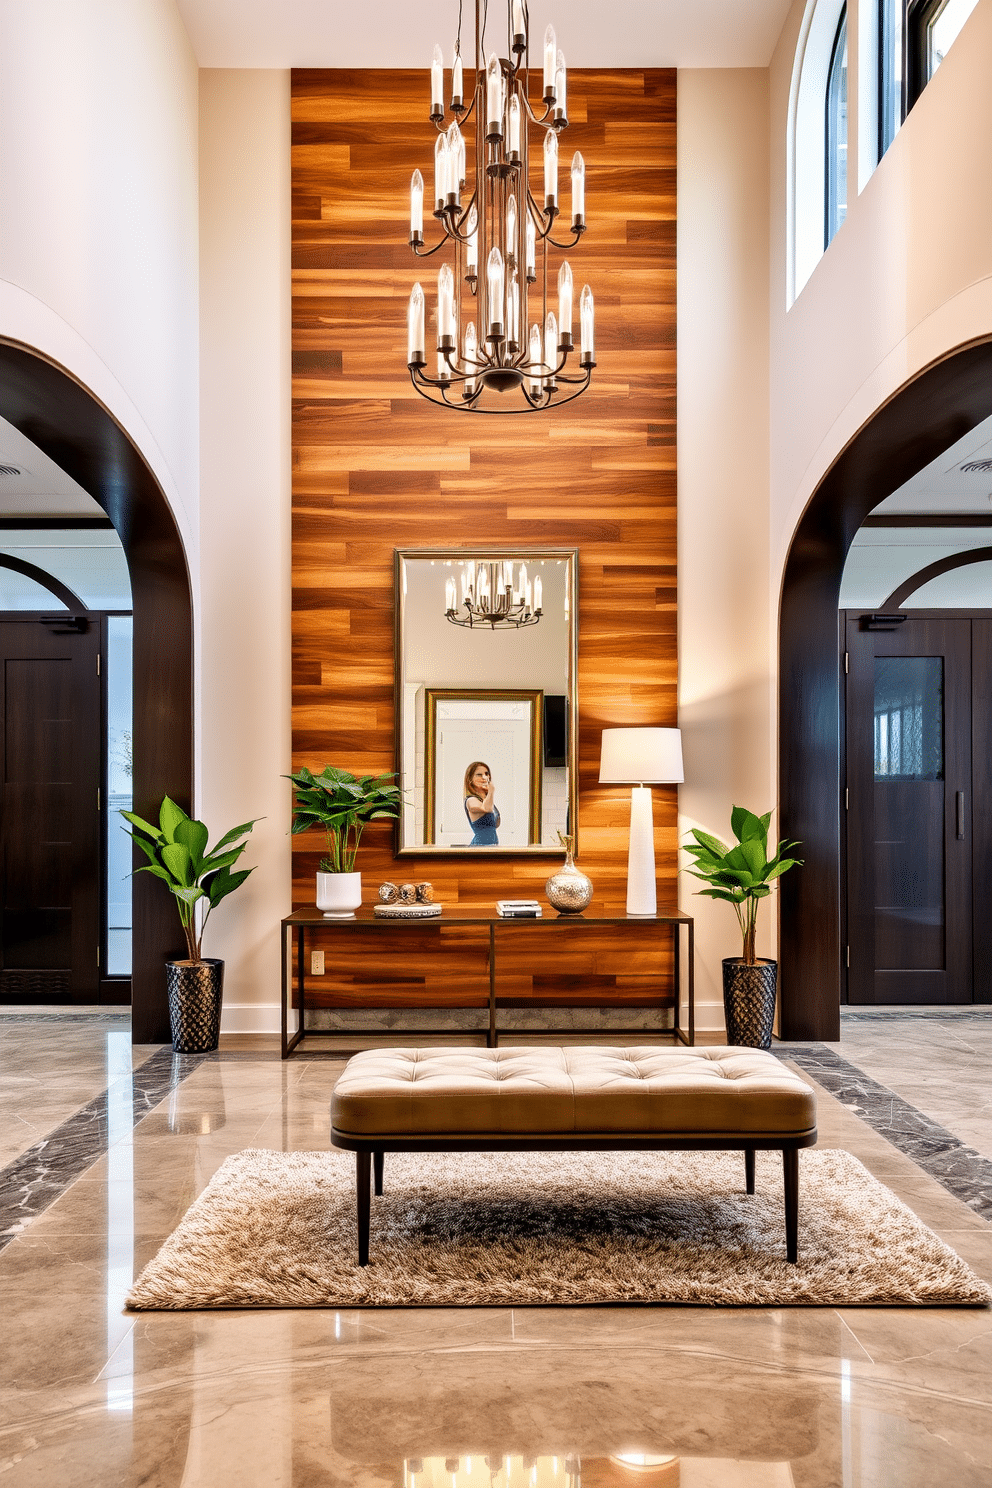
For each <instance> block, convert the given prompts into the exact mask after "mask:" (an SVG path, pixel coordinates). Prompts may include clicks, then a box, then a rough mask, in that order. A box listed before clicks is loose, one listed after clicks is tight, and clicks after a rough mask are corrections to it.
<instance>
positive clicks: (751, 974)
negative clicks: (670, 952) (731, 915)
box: [685, 806, 801, 1049]
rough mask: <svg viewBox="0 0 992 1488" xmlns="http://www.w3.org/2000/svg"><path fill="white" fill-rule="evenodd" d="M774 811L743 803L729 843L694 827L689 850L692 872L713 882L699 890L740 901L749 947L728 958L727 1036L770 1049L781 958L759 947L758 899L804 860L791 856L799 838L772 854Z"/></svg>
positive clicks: (734, 813)
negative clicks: (759, 810) (768, 955)
mask: <svg viewBox="0 0 992 1488" xmlns="http://www.w3.org/2000/svg"><path fill="white" fill-rule="evenodd" d="M771 816H772V814H771V812H770V811H767V812H766V813H765V815H764V816H755V814H754V812H753V811H747V810H746V809H745V808H744V807H743V806H735V807H734V808H733V810H732V811H731V814H730V829H731V831H732V832H733V834H734V836H735V837H736V839H737V840H736V842H735V843H734V845H733V847H727V845H726V843H724V842H721V841H720V839H719V837H713V836H711V835H710V833H709V832H701V831H699V830H698V829H697V828H693V830H692V836H693V837H694V838H695V839H696V840H695V842H693V843H690V844H688V845H687V846H686V848H685V851H686V852H687V853H689V854H690V855H691V856H692V857H693V859H694V860H695V866H694V867H692V868H690V869H689V872H690V873H692V874H693V876H694V877H696V878H701V879H703V880H704V881H705V882H706V883H708V884H709V885H710V887H709V888H708V889H699V890H698V891H697V892H698V893H700V894H705V895H706V896H707V897H708V898H710V899H725V900H726V901H727V902H728V903H729V904H732V905H733V906H734V910H735V912H736V914H737V922H738V924H739V925H740V927H741V935H742V937H743V942H744V945H743V950H742V953H741V955H740V956H728V957H727V958H726V959H725V960H724V963H723V1006H724V1012H725V1014H726V1019H727V1042H728V1043H729V1044H741V1045H745V1046H748V1047H750V1048H755V1049H770V1048H771V1044H772V1024H773V1022H774V1020H775V983H776V974H777V971H778V966H777V963H776V962H775V961H770V960H766V959H763V958H761V957H758V956H756V955H755V953H754V932H755V926H756V922H757V917H758V905H759V904H760V903H761V900H762V899H767V897H768V895H769V894H770V893H771V884H772V882H773V881H774V880H775V879H777V878H781V876H782V874H783V873H787V872H788V870H789V869H790V868H795V867H796V866H797V865H801V859H799V858H790V857H786V856H785V854H786V853H788V852H791V851H792V849H793V848H794V847H798V846H799V843H798V842H780V843H779V844H778V847H777V848H776V849H775V853H774V856H773V857H771V858H769V856H768V823H769V822H770V821H771Z"/></svg>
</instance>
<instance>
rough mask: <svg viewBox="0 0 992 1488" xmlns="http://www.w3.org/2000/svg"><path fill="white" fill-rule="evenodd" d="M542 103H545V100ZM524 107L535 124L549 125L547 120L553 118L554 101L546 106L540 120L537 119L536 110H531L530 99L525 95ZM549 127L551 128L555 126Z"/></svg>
mask: <svg viewBox="0 0 992 1488" xmlns="http://www.w3.org/2000/svg"><path fill="white" fill-rule="evenodd" d="M541 101H542V102H543V101H544V100H543V99H542V100H541ZM524 107H525V108H526V110H527V113H528V115H529V117H530V120H531V122H532V123H533V124H541V125H545V124H547V120H548V119H549V118H550V117H551V111H552V109H553V108H554V101H552V102H551V103H549V104H547V105H546V107H545V110H544V113H543V114H542V115H541V117H540V118H538V117H537V115H536V114H535V112H534V110H533V109H532V108H531V102H530V99H529V98H528V97H527V96H526V94H525V95H524ZM548 127H549V128H550V127H553V126H548Z"/></svg>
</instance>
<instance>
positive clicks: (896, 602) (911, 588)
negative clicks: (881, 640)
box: [881, 548, 992, 610]
mask: <svg viewBox="0 0 992 1488" xmlns="http://www.w3.org/2000/svg"><path fill="white" fill-rule="evenodd" d="M990 560H992V548H971V549H969V551H968V552H967V553H949V554H948V555H947V557H946V558H938V559H937V561H936V562H935V563H928V564H927V566H926V568H921V569H920V570H919V572H918V573H915V574H910V576H909V578H908V579H904V580H903V582H902V583H901V584H900V585H899V587H898V589H893V591H892V593H891V594H890V595H889V597H888V599H887V600H886V601H885V603H884V604H883V605H882V606H881V609H883V610H898V609H900V608H901V607H902V605H903V603H904V602H905V601H906V600H907V599H909V597H910V595H911V594H915V593H916V591H917V589H922V588H923V585H924V584H929V582H930V580H931V579H939V578H940V576H941V574H945V573H950V572H951V570H952V569H955V568H966V567H967V565H968V564H969V563H988V562H989V561H990Z"/></svg>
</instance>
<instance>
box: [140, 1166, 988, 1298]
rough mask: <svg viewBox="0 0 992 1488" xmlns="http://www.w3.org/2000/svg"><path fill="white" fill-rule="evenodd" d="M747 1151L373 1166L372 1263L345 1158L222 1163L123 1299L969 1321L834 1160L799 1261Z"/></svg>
mask: <svg viewBox="0 0 992 1488" xmlns="http://www.w3.org/2000/svg"><path fill="white" fill-rule="evenodd" d="M756 1187H757V1192H756V1193H755V1194H753V1195H751V1196H749V1195H748V1194H746V1193H745V1192H744V1157H743V1154H742V1153H722V1152H721V1153H706V1152H696V1153H670V1152H653V1153H636V1152H622V1153H609V1152H602V1153H543V1152H542V1153H503V1152H493V1153H482V1154H474V1153H430V1154H413V1155H408V1154H402V1155H399V1154H396V1155H394V1154H392V1153H387V1155H386V1167H385V1193H384V1194H383V1196H382V1197H381V1198H378V1199H373V1201H372V1206H373V1207H372V1240H371V1253H370V1264H369V1265H368V1266H366V1267H360V1266H359V1265H358V1263H357V1227H356V1218H355V1163H354V1158H353V1157H352V1156H351V1154H350V1153H343V1152H336V1151H330V1152H261V1151H248V1152H240V1153H238V1154H237V1155H235V1156H234V1157H229V1158H228V1159H227V1161H226V1162H225V1163H224V1164H223V1166H222V1167H221V1168H220V1169H219V1170H218V1172H217V1173H216V1174H215V1176H214V1178H213V1179H212V1180H211V1182H210V1184H209V1185H208V1187H207V1188H206V1189H205V1190H204V1192H203V1193H202V1194H201V1195H200V1197H199V1198H198V1199H197V1201H196V1203H195V1204H193V1206H192V1207H191V1208H190V1209H189V1210H188V1212H187V1213H186V1215H185V1217H184V1219H183V1221H182V1223H181V1224H180V1225H179V1228H178V1229H177V1230H175V1232H174V1233H173V1234H172V1235H171V1236H170V1237H169V1239H168V1240H167V1241H166V1242H165V1244H164V1245H163V1246H162V1249H161V1250H160V1251H159V1252H158V1254H157V1255H156V1256H155V1258H154V1260H152V1261H151V1262H150V1263H149V1264H148V1265H147V1266H146V1267H145V1269H144V1271H143V1272H142V1274H141V1276H140V1277H139V1278H138V1280H137V1282H136V1283H135V1285H134V1288H133V1289H132V1291H131V1294H130V1296H129V1298H128V1305H129V1306H130V1307H132V1308H137V1309H173V1310H184V1309H190V1308H194V1309H195V1308H210V1307H441V1306H445V1307H450V1306H485V1307H493V1306H504V1307H505V1306H514V1307H518V1306H535V1305H537V1306H547V1305H556V1304H566V1305H569V1306H575V1305H581V1304H585V1303H610V1302H612V1303H618V1302H641V1303H642V1302H652V1303H659V1302H674V1303H701V1304H705V1305H710V1306H733V1307H740V1306H748V1305H765V1306H767V1305H775V1306H779V1305H785V1304H796V1305H801V1306H807V1307H808V1306H814V1307H815V1306H848V1307H850V1306H856V1305H859V1304H872V1303H873V1304H878V1303H902V1304H907V1303H908V1304H916V1305H924V1306H925V1305H937V1304H941V1305H945V1306H946V1305H948V1304H958V1305H971V1306H981V1305H983V1304H988V1302H989V1301H990V1300H992V1289H990V1288H989V1287H988V1286H986V1285H985V1283H984V1282H982V1281H980V1280H979V1278H978V1277H977V1276H975V1274H974V1273H973V1272H972V1271H971V1270H970V1269H969V1268H968V1266H966V1265H965V1263H964V1261H962V1260H961V1258H960V1256H958V1255H956V1254H955V1253H954V1251H953V1250H951V1249H949V1248H948V1246H946V1245H945V1244H944V1243H943V1241H941V1240H939V1239H938V1238H937V1236H936V1235H934V1234H933V1233H932V1231H930V1230H928V1229H927V1228H926V1226H925V1225H924V1224H922V1223H921V1222H920V1220H918V1219H917V1217H916V1215H915V1214H913V1213H912V1211H911V1210H910V1209H907V1207H906V1206H905V1204H903V1203H902V1202H901V1201H900V1200H899V1199H897V1198H896V1196H895V1195H894V1194H893V1193H891V1192H890V1191H889V1190H888V1189H887V1188H886V1187H885V1186H884V1185H883V1184H881V1183H879V1182H878V1181H877V1179H875V1178H873V1177H872V1176H871V1174H870V1173H869V1172H867V1170H866V1169H865V1168H864V1167H862V1165H861V1163H859V1162H858V1161H857V1159H856V1158H854V1157H851V1156H850V1154H849V1153H846V1152H838V1151H830V1150H824V1151H816V1150H810V1151H805V1152H801V1153H800V1156H799V1263H798V1265H795V1266H790V1265H789V1264H788V1262H787V1261H786V1259H785V1219H784V1203H783V1189H782V1159H781V1157H780V1156H779V1154H777V1153H761V1152H759V1153H758V1154H757V1184H756Z"/></svg>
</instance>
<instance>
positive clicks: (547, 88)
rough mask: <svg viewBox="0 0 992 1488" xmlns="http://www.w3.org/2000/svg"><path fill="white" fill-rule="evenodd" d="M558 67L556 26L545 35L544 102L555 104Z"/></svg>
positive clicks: (550, 28)
mask: <svg viewBox="0 0 992 1488" xmlns="http://www.w3.org/2000/svg"><path fill="white" fill-rule="evenodd" d="M557 66H558V39H557V37H556V36H555V28H554V26H549V27H548V29H547V31H545V33H544V101H545V103H554V99H555V71H556V69H557Z"/></svg>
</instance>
